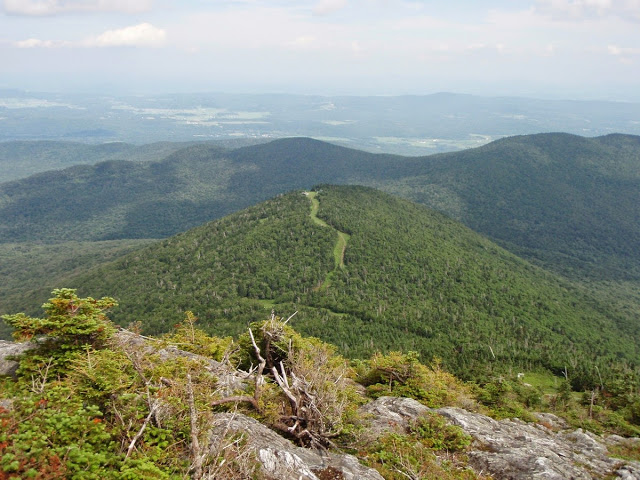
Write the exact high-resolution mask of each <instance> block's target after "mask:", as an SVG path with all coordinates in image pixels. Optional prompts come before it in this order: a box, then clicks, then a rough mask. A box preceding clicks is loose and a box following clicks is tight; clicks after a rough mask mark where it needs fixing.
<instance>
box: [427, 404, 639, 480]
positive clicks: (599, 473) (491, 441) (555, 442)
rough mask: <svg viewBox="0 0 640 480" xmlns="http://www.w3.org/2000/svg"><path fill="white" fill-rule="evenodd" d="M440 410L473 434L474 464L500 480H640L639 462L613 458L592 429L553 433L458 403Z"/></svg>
mask: <svg viewBox="0 0 640 480" xmlns="http://www.w3.org/2000/svg"><path fill="white" fill-rule="evenodd" d="M437 412H438V413H439V414H440V415H442V416H444V417H445V418H447V419H448V421H449V422H450V423H451V424H453V425H458V426H459V427H461V428H462V429H463V430H464V431H465V432H466V433H468V434H469V435H471V436H472V437H473V439H474V444H473V446H472V450H471V451H469V452H468V456H469V463H470V465H471V466H472V467H473V468H474V469H476V470H478V471H483V472H488V473H490V474H491V475H492V476H493V477H494V478H495V479H496V480H525V479H532V478H540V479H549V480H565V479H576V480H577V479H585V480H588V479H592V478H605V477H606V478H624V479H628V480H631V479H633V480H640V463H638V462H628V461H624V460H620V459H616V458H611V457H609V456H608V455H607V447H606V443H605V441H604V439H602V438H600V437H598V436H597V435H594V434H592V433H590V432H584V431H582V430H581V429H578V430H576V431H571V432H560V433H555V432H553V431H552V430H551V429H549V428H547V427H544V426H542V425H538V424H530V423H525V422H523V421H521V420H518V419H512V420H500V421H497V420H494V419H492V418H489V417H487V416H485V415H480V414H478V413H471V412H467V411H465V410H462V409H459V408H441V409H439V410H437Z"/></svg>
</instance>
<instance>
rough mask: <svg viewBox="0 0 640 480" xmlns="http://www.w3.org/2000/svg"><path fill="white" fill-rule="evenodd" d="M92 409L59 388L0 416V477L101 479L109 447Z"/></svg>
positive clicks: (110, 458)
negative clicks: (0, 426) (0, 427)
mask: <svg viewBox="0 0 640 480" xmlns="http://www.w3.org/2000/svg"><path fill="white" fill-rule="evenodd" d="M102 417H103V414H102V412H101V411H100V410H99V409H98V408H97V407H96V406H94V405H88V406H87V405H83V401H82V399H81V398H80V397H77V396H75V395H73V394H72V392H71V391H70V390H69V389H68V387H65V386H64V385H58V386H54V387H51V388H49V389H48V390H47V392H46V393H45V394H43V395H29V396H27V397H25V398H21V399H19V400H18V401H16V405H15V408H14V410H13V411H12V412H8V411H6V410H5V411H0V424H1V425H2V426H3V428H2V429H1V433H0V471H1V472H3V473H0V478H77V479H96V480H97V479H100V478H105V477H104V476H103V475H104V472H105V471H107V470H108V469H109V468H110V467H111V466H113V465H114V464H115V463H116V460H117V454H116V452H115V443H114V441H113V438H112V437H111V435H110V434H109V432H108V430H107V426H106V425H105V422H104V421H103V418H102Z"/></svg>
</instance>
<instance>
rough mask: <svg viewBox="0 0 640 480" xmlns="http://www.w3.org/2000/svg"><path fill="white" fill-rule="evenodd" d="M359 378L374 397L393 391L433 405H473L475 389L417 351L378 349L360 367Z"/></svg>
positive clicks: (401, 395) (392, 392)
mask: <svg viewBox="0 0 640 480" xmlns="http://www.w3.org/2000/svg"><path fill="white" fill-rule="evenodd" d="M358 373H359V377H358V379H357V380H358V382H360V383H361V384H363V385H365V386H366V387H367V393H368V394H369V395H370V396H372V397H374V398H377V397H380V396H383V395H391V396H398V397H409V398H414V399H416V400H418V401H420V402H422V403H424V404H425V405H426V406H428V407H431V408H439V407H443V406H445V405H447V406H451V405H455V406H459V407H465V408H473V405H474V402H473V400H472V394H471V390H470V389H469V388H468V387H467V386H465V385H464V384H463V383H462V382H460V380H458V379H457V378H455V377H454V376H453V375H451V374H450V373H447V372H445V371H443V370H442V368H441V365H440V362H439V361H437V359H436V361H434V362H433V365H432V366H431V367H427V366H425V365H423V364H421V363H420V362H419V355H418V353H417V352H408V353H401V352H389V353H388V354H386V355H383V354H380V353H376V354H375V355H373V357H371V359H370V360H368V361H367V362H361V363H360V364H359V367H358Z"/></svg>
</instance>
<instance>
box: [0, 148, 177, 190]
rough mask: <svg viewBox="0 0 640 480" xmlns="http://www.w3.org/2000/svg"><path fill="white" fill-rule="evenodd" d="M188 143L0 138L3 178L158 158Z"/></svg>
mask: <svg viewBox="0 0 640 480" xmlns="http://www.w3.org/2000/svg"><path fill="white" fill-rule="evenodd" d="M188 145H189V143H187V142H183V143H178V142H158V143H151V144H147V145H140V146H136V145H131V144H128V143H123V142H112V143H103V144H99V145H87V144H84V143H78V142H60V141H57V142H56V141H39V142H33V141H32V142H24V141H13V142H0V182H8V181H10V180H16V179H19V178H24V177H28V176H29V175H33V174H35V173H39V172H45V171H47V170H57V169H61V168H67V167H71V166H74V165H82V164H94V163H98V162H103V161H107V160H130V161H151V160H158V159H159V158H163V157H166V156H167V155H169V154H171V153H173V152H175V151H177V150H181V149H183V148H185V147H187V146H188Z"/></svg>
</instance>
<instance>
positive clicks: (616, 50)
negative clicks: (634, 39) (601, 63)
mask: <svg viewBox="0 0 640 480" xmlns="http://www.w3.org/2000/svg"><path fill="white" fill-rule="evenodd" d="M607 53H608V54H609V55H611V56H613V57H617V58H618V59H619V60H620V61H622V62H630V61H631V57H635V56H638V55H640V48H625V47H620V46H618V45H609V46H607Z"/></svg>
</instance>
